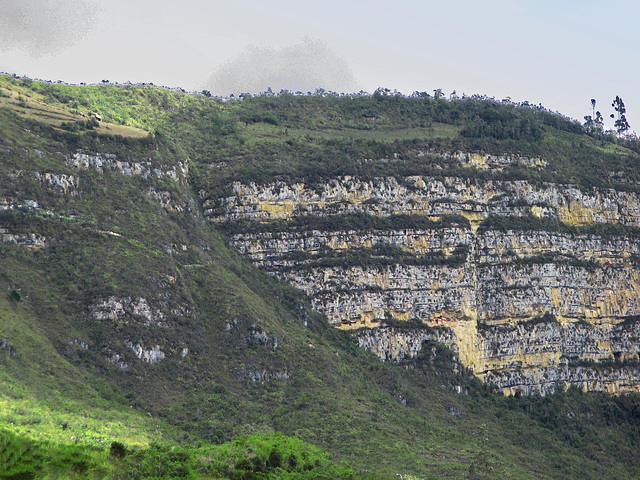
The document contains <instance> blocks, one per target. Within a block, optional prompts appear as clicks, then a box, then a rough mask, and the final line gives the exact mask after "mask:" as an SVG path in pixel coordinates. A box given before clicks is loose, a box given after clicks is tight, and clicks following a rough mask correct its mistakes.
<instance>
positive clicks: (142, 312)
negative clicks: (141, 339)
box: [89, 297, 166, 326]
mask: <svg viewBox="0 0 640 480" xmlns="http://www.w3.org/2000/svg"><path fill="white" fill-rule="evenodd" d="M89 311H90V312H91V316H92V317H93V318H95V319H96V320H101V321H105V320H110V321H112V322H116V323H124V322H127V321H132V320H134V321H138V322H142V323H143V324H145V325H153V324H155V325H158V326H164V325H165V323H164V322H165V320H166V315H165V313H164V312H162V311H161V310H160V309H157V308H153V307H151V306H150V305H149V304H148V303H147V300H146V299H145V298H142V297H139V298H131V297H124V298H121V297H109V298H108V299H106V300H102V301H100V302H97V303H95V304H94V305H92V306H91V307H90V308H89Z"/></svg>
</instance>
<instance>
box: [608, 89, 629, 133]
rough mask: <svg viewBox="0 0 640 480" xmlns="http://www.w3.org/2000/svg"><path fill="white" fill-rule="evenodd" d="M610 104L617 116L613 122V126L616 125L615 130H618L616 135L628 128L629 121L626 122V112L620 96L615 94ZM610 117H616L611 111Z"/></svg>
mask: <svg viewBox="0 0 640 480" xmlns="http://www.w3.org/2000/svg"><path fill="white" fill-rule="evenodd" d="M611 106H612V107H613V109H614V110H615V111H616V114H617V117H618V118H617V119H616V121H615V122H614V124H613V126H614V127H616V131H617V132H618V135H622V134H624V133H625V132H626V131H627V130H629V128H630V127H629V122H627V117H626V116H625V113H627V109H626V108H625V106H624V102H623V101H622V98H620V97H619V96H618V95H616V98H615V100H614V101H613V103H612V104H611ZM611 118H616V115H614V114H613V113H612V114H611Z"/></svg>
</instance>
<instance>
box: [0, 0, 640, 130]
mask: <svg viewBox="0 0 640 480" xmlns="http://www.w3.org/2000/svg"><path fill="white" fill-rule="evenodd" d="M638 19H640V2H633V1H630V0H608V1H604V0H599V1H595V0H555V1H552V0H512V1H507V0H484V1H479V0H450V1H448V2H443V1H438V2H434V1H430V0H422V1H413V0H395V1H393V2H390V1H379V0H368V1H361V0H341V1H336V0H325V1H323V2H313V3H311V2H304V1H302V0H297V1H287V0H271V1H264V0H261V1H260V0H232V1H231V0H229V1H227V0H208V1H206V0H181V1H179V2H176V1H169V0H154V1H146V0H108V1H107V0H0V71H5V72H9V73H17V74H19V75H27V76H29V77H32V78H41V79H49V80H63V81H67V82H72V83H79V82H87V83H91V82H100V81H101V80H103V79H108V80H111V81H112V82H116V81H117V82H126V81H131V82H153V83H155V84H157V85H167V86H180V87H183V88H185V89H187V90H202V89H203V88H207V89H209V90H211V91H213V92H214V93H219V94H228V93H231V90H232V89H234V88H237V91H236V93H238V92H239V91H247V90H256V89H260V90H263V89H266V88H267V87H269V86H270V87H272V89H273V90H274V91H278V90H280V89H281V88H288V89H292V90H303V91H306V90H313V89H315V88H316V87H323V88H327V89H331V90H337V91H340V90H345V91H357V90H360V89H364V90H366V91H369V92H372V91H374V90H375V89H376V88H377V87H379V86H384V87H387V88H391V89H398V90H400V91H401V92H403V93H406V94H410V93H411V92H413V91H415V90H419V91H427V92H432V91H433V90H434V89H436V88H442V89H443V90H444V91H445V93H447V94H449V93H451V91H452V90H456V91H457V93H458V94H459V95H460V94H462V93H466V94H469V95H470V94H474V93H478V94H486V95H489V96H495V97H496V98H499V99H502V98H505V97H511V98H512V99H513V100H515V101H523V100H528V101H530V102H532V103H535V104H538V103H542V104H543V105H544V106H546V107H547V108H549V109H552V110H558V111H560V112H562V113H564V114H566V115H568V116H571V117H573V118H576V119H582V117H583V116H584V115H587V114H590V99H591V98H595V99H597V100H598V109H599V110H601V111H602V113H603V114H604V115H605V117H608V115H609V114H610V113H612V112H613V109H612V108H611V101H612V100H613V98H615V96H616V95H620V96H621V97H622V98H623V100H624V102H625V104H626V106H627V110H628V114H627V118H628V120H629V123H630V124H631V127H632V129H633V130H635V131H636V132H640V30H639V29H638V27H637V22H638Z"/></svg>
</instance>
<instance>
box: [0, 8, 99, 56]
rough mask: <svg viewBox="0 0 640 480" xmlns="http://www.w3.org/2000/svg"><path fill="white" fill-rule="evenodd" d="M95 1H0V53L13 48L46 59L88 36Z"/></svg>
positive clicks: (92, 20) (92, 22)
mask: <svg viewBox="0 0 640 480" xmlns="http://www.w3.org/2000/svg"><path fill="white" fill-rule="evenodd" d="M97 9H98V6H97V3H96V0H1V1H0V52H1V51H7V50H9V49H13V48H19V49H22V50H25V51H26V52H28V53H30V54H31V55H34V56H38V55H45V54H49V53H55V52H56V51H58V50H60V49H63V48H66V47H69V46H71V45H73V44H74V43H76V42H77V41H78V40H80V39H81V38H84V37H85V36H87V35H88V34H89V33H91V28H92V26H93V24H94V21H95V19H96V13H97Z"/></svg>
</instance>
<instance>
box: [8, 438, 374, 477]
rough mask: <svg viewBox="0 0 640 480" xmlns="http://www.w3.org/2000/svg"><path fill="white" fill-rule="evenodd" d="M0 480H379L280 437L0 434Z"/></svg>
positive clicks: (304, 445)
mask: <svg viewBox="0 0 640 480" xmlns="http://www.w3.org/2000/svg"><path fill="white" fill-rule="evenodd" d="M0 478H2V479H13V480H18V479H20V480H31V479H34V480H35V479H39V478H68V479H105V480H106V479H113V480H116V479H117V480H144V479H159V478H162V479H174V478H175V479H179V478H185V479H207V478H216V479H230V480H249V479H256V480H259V479H264V480H272V479H291V480H293V479H300V480H304V479H344V480H360V479H362V480H365V479H382V478H385V477H380V476H377V475H374V474H372V473H368V472H356V471H355V470H354V469H352V468H351V467H350V466H349V465H348V464H346V463H342V464H338V463H335V462H333V461H332V460H331V458H330V456H329V455H328V454H327V453H325V452H323V451H322V450H320V449H318V448H316V447H313V446H311V445H309V444H306V443H304V442H302V441H301V440H298V439H296V438H293V437H287V436H284V435H250V436H243V437H239V438H237V439H235V440H233V441H231V442H228V443H224V444H221V445H200V446H191V447H175V446H174V447H171V446H167V445H161V444H157V443H154V444H151V445H150V446H149V447H146V448H137V449H129V448H128V447H127V446H125V445H124V444H122V443H120V442H117V441H114V442H113V443H112V444H111V446H110V448H109V449H99V448H95V447H94V448H91V447H87V446H77V445H58V444H52V443H48V442H38V441H33V440H27V439H25V438H24V437H20V436H16V435H14V434H12V433H11V432H8V431H0Z"/></svg>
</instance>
